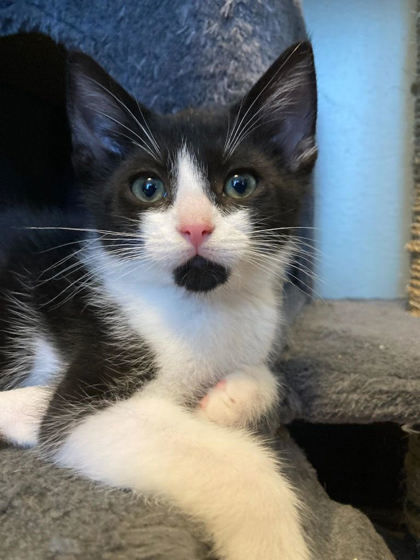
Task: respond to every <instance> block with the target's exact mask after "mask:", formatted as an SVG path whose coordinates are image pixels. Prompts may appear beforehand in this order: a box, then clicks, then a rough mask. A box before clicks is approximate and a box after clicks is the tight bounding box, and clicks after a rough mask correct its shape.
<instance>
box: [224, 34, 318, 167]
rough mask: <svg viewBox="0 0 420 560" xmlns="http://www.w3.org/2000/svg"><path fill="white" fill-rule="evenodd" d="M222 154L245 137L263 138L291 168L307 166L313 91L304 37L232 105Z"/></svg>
mask: <svg viewBox="0 0 420 560" xmlns="http://www.w3.org/2000/svg"><path fill="white" fill-rule="evenodd" d="M232 113H233V114H232V116H231V118H232V119H233V125H232V132H231V134H230V141H229V140H228V142H227V149H226V153H227V155H228V154H229V151H230V153H232V152H233V151H234V149H235V148H236V146H237V145H239V143H240V142H241V141H242V139H243V138H244V137H245V135H246V136H251V137H254V138H255V139H256V141H257V142H258V143H259V144H261V141H263V142H268V144H269V146H270V147H271V148H273V150H274V151H275V153H277V154H278V155H279V157H280V158H281V161H282V163H283V164H284V165H285V166H286V167H287V168H288V169H289V170H291V171H293V172H295V171H309V170H310V169H311V168H312V166H313V164H314V163H315V159H316V155H317V149H316V144H315V127H316V113H317V92H316V76H315V65H314V57H313V51H312V47H311V44H310V43H309V42H302V43H297V44H296V45H293V46H291V47H290V48H289V49H287V50H286V51H285V52H284V53H283V54H282V55H281V56H280V57H279V58H278V59H277V60H276V61H275V62H274V64H272V66H271V67H270V68H269V69H268V70H267V72H266V73H265V74H264V75H263V76H262V77H261V78H260V79H259V80H258V82H257V83H256V84H255V85H254V87H253V88H252V89H251V91H250V92H249V93H248V94H247V95H246V96H245V97H244V98H243V99H242V101H241V102H240V103H239V104H237V105H236V106H235V107H234V108H233V109H232Z"/></svg>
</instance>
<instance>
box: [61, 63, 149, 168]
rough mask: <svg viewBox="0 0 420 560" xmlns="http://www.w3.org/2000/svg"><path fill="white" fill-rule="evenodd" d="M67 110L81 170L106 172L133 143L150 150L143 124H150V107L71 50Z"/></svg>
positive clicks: (74, 158) (76, 165)
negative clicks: (139, 103) (140, 103)
mask: <svg viewBox="0 0 420 560" xmlns="http://www.w3.org/2000/svg"><path fill="white" fill-rule="evenodd" d="M67 113H68V118H69V123H70V128H71V132H72V143H73V163H74V166H75V169H76V171H77V172H79V173H82V174H89V175H96V174H97V173H98V174H99V175H103V173H104V171H105V172H106V171H108V170H109V169H110V168H112V166H113V165H115V162H116V161H119V160H121V159H122V158H124V156H125V155H126V154H127V153H128V152H129V151H130V150H131V149H132V148H133V146H134V145H137V146H138V147H143V146H145V147H144V148H143V149H146V148H147V149H150V148H148V147H147V144H146V141H145V134H144V126H143V124H145V125H146V126H148V125H147V122H146V119H147V117H148V115H149V112H148V111H147V109H145V108H143V107H142V108H140V107H139V105H138V104H137V102H136V101H135V100H134V99H133V98H132V97H131V96H130V95H129V94H128V93H127V92H126V91H125V90H124V89H123V88H122V87H121V86H120V85H119V84H117V82H116V81H115V80H113V79H112V78H111V76H109V74H107V73H106V72H105V70H104V69H103V68H101V66H99V64H97V63H96V62H95V61H94V60H93V59H92V58H90V57H89V56H87V55H85V54H83V53H80V52H71V53H70V54H69V58H68V79H67ZM141 121H142V122H141ZM147 149H146V151H147Z"/></svg>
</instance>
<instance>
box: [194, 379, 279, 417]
mask: <svg viewBox="0 0 420 560" xmlns="http://www.w3.org/2000/svg"><path fill="white" fill-rule="evenodd" d="M268 400H271V395H269V396H268V395H267V390H266V387H264V386H263V385H262V384H261V383H260V381H259V380H258V379H256V378H254V377H252V376H250V375H247V374H246V373H243V372H235V373H231V374H230V375H228V376H226V377H225V378H224V379H223V380H222V381H219V383H218V384H217V385H216V386H215V387H213V388H212V389H210V391H209V392H208V393H207V395H206V396H205V397H204V398H203V399H202V400H201V401H200V403H199V413H200V415H201V416H204V417H206V418H207V419H208V420H211V421H212V422H215V423H216V424H220V425H223V426H237V427H246V426H249V425H252V424H253V423H255V422H257V421H258V419H259V418H260V416H261V415H262V414H264V412H266V411H267V408H268V404H269V403H268V402H267V401H268Z"/></svg>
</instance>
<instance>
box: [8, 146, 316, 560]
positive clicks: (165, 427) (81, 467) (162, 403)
mask: <svg viewBox="0 0 420 560" xmlns="http://www.w3.org/2000/svg"><path fill="white" fill-rule="evenodd" d="M176 177H177V181H178V184H177V197H176V201H175V204H174V205H173V206H172V207H171V208H170V209H167V210H165V211H149V212H147V213H146V215H145V216H144V218H143V219H142V225H141V231H140V233H141V234H142V237H144V239H145V243H144V251H143V253H142V254H141V256H140V257H139V259H138V260H137V261H134V263H133V260H130V261H128V260H127V261H122V260H118V259H117V258H116V257H115V256H111V255H110V254H108V253H106V252H105V251H104V250H103V249H102V248H101V245H100V243H99V241H98V242H93V243H91V244H89V245H88V249H87V251H88V252H87V253H86V255H85V262H86V263H87V264H88V266H89V267H90V268H91V270H92V271H94V272H95V274H96V277H97V278H98V280H99V281H100V282H101V283H102V287H100V288H99V289H98V292H97V295H96V296H95V301H94V302H92V303H95V304H96V305H98V307H102V306H101V298H102V301H103V300H104V299H105V300H107V301H108V302H109V300H111V301H112V303H113V304H114V305H117V307H118V308H119V311H118V313H116V314H114V315H112V316H111V317H108V319H109V325H110V327H111V328H112V329H113V331H114V334H115V339H116V342H118V343H120V344H122V343H123V342H124V340H125V338H124V336H123V334H124V333H125V331H126V325H127V322H128V324H129V325H130V327H131V328H133V329H134V330H135V331H136V332H137V333H139V335H140V336H141V337H142V338H144V340H145V341H146V342H147V343H148V345H149V346H150V347H151V349H152V350H153V352H154V354H155V356H156V359H157V362H158V363H157V367H158V375H157V376H156V379H155V380H154V381H152V382H150V383H149V384H147V385H146V386H145V388H144V389H142V390H141V392H139V393H137V394H136V395H134V396H133V397H131V398H130V399H128V400H126V401H122V402H118V403H117V404H113V405H111V406H109V407H108V408H106V409H104V410H101V411H98V412H95V413H93V414H91V415H88V416H86V417H85V418H84V419H83V420H82V421H81V422H80V423H79V424H78V425H76V426H74V427H73V429H72V431H71V433H70V435H69V436H68V437H67V439H66V440H65V442H64V444H62V445H61V447H60V448H59V450H58V452H57V455H56V461H57V462H58V463H59V464H61V465H64V466H67V467H71V468H73V469H75V470H77V471H79V472H81V473H83V474H84V475H87V476H89V477H91V478H93V479H95V480H100V481H103V482H107V483H109V484H112V485H114V486H122V487H129V488H133V489H135V490H137V491H139V492H142V493H146V494H149V493H150V494H153V495H159V496H162V497H164V498H167V499H170V500H171V501H172V502H173V503H175V504H176V505H177V506H179V507H180V508H181V509H182V510H183V511H185V512H186V513H187V514H190V515H192V516H194V517H195V518H196V519H198V520H200V521H201V522H204V524H205V526H206V528H207V530H208V532H209V535H210V536H211V537H212V539H213V542H214V546H215V551H216V553H217V554H219V556H220V557H221V558H222V559H224V560H260V559H261V560H280V559H281V560H309V552H308V548H307V545H306V544H305V542H304V539H303V537H302V532H301V528H300V523H299V515H298V513H299V512H298V510H299V504H298V500H297V498H296V496H295V494H294V492H293V490H292V489H291V488H290V486H289V484H288V482H287V480H286V478H285V477H284V476H283V475H282V474H281V471H280V468H279V465H278V464H277V462H276V460H275V458H274V457H273V456H272V454H271V453H270V452H269V451H268V450H267V449H266V448H265V447H264V446H263V445H261V444H260V443H259V442H258V441H257V440H256V439H255V438H254V437H253V436H251V435H250V434H248V433H247V432H246V431H245V430H243V429H242V428H241V427H242V426H248V425H249V424H251V423H254V422H256V421H257V420H258V419H259V418H260V417H261V415H263V414H265V413H267V412H268V411H269V410H270V409H271V408H272V407H273V405H274V403H275V401H276V381H275V380H274V378H273V376H272V374H271V372H270V371H269V370H268V369H267V367H266V366H265V361H266V360H267V357H268V355H269V352H270V350H271V348H272V346H273V343H274V341H275V337H276V332H277V329H278V326H279V324H280V322H281V321H280V320H281V316H280V311H279V307H278V301H277V298H276V294H275V280H276V277H277V275H278V270H275V267H274V266H271V267H266V268H265V269H264V271H261V269H259V268H258V267H256V266H254V265H253V264H252V263H250V262H248V251H249V239H250V234H251V226H250V222H249V218H248V214H247V212H246V211H244V210H241V211H237V212H233V213H231V214H229V215H227V216H223V215H222V214H221V212H220V211H219V210H218V209H217V208H216V207H215V206H214V205H212V204H211V203H210V201H209V199H208V198H207V195H206V193H205V180H204V178H203V173H202V171H201V170H200V169H199V168H198V166H197V164H196V163H195V160H194V158H193V157H192V156H191V155H189V154H188V153H187V152H186V151H185V148H184V149H183V150H182V151H181V152H180V154H179V157H178V169H177V174H176ZM191 201H192V202H191ZM194 212H196V214H195V215H194V219H204V218H205V219H206V220H211V221H212V225H213V226H214V231H213V233H212V234H211V235H210V236H209V237H208V239H206V241H205V242H204V243H203V244H202V246H201V247H200V254H202V255H203V256H204V257H207V258H212V259H214V260H216V261H217V262H219V263H221V264H224V265H226V266H229V267H231V268H232V273H231V276H230V278H229V280H228V282H226V283H225V284H224V285H221V286H219V287H217V288H216V289H215V290H213V291H212V292H210V293H208V294H194V293H191V292H188V291H186V290H184V289H183V288H180V287H178V286H176V285H175V284H174V282H173V279H172V270H173V269H174V267H175V266H178V265H179V264H182V263H183V262H185V261H186V260H188V259H189V258H191V256H193V254H192V253H191V251H194V249H193V248H192V247H191V244H189V243H188V242H187V241H186V240H185V239H184V238H183V236H182V235H181V234H179V232H178V231H177V228H178V227H179V223H180V221H182V220H185V219H187V218H186V216H187V217H188V216H190V215H192V214H194ZM106 307H107V306H103V308H106ZM121 317H123V318H124V319H123V320H122V321H121ZM120 334H121V336H120ZM224 378H225V380H226V383H225V385H223V388H222V387H221V386H219V387H215V388H214V389H212V387H213V386H214V385H216V383H217V382H218V381H220V380H222V379H224ZM37 390H39V391H40V394H39V396H37V394H36V391H37ZM19 391H31V392H28V393H25V394H23V393H20V395H22V396H25V397H26V396H27V397H28V399H29V401H31V402H32V399H33V402H36V403H37V407H36V413H37V414H38V422H40V420H41V417H42V414H43V410H42V411H41V409H42V408H44V409H45V406H46V400H45V394H46V393H45V392H44V390H43V389H42V388H26V389H20V390H19ZM206 392H208V397H207V400H206V406H202V407H201V408H199V409H198V410H195V409H192V410H187V409H186V408H184V405H185V403H188V404H191V403H192V402H194V398H195V399H197V398H198V397H199V396H203V395H204V394H205V393H206ZM9 393H10V394H9V395H6V394H5V393H3V395H2V396H4V397H3V398H4V399H6V400H7V398H9V397H11V396H12V395H11V393H13V391H10V392H9ZM16 398H17V401H16V402H17V404H18V405H19V404H20V406H22V407H24V402H23V400H22V398H21V397H19V398H18V397H16ZM19 399H20V401H19ZM15 404H16V403H15ZM11 406H12V405H11ZM13 406H15V405H13ZM13 406H12V408H10V406H9V409H7V408H5V409H4V410H6V412H5V413H3V414H1V412H0V430H2V431H3V433H4V434H5V435H6V436H7V437H8V438H9V439H12V440H14V441H16V442H18V443H26V444H33V443H34V441H35V440H36V434H37V428H36V427H35V424H36V422H35V423H34V413H33V412H32V409H31V411H30V413H26V414H20V413H19V412H17V409H16V408H15V409H13ZM7 410H9V412H7ZM13 410H15V411H16V414H17V417H18V418H19V419H21V420H22V421H23V423H25V420H26V421H27V431H26V432H25V430H24V429H21V431H19V430H16V429H15V427H14V426H13V425H12V424H11V422H10V411H12V413H13ZM0 411H1V402H0ZM8 418H9V420H7V419H8ZM25 438H26V439H25Z"/></svg>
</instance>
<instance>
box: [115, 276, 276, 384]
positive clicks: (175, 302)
mask: <svg viewBox="0 0 420 560" xmlns="http://www.w3.org/2000/svg"><path fill="white" fill-rule="evenodd" d="M112 298H113V300H114V302H116V303H117V304H118V306H119V308H120V310H121V312H122V313H123V314H124V315H125V318H126V320H128V322H129V324H130V326H131V328H133V329H134V330H135V331H136V332H137V333H139V334H140V336H141V337H142V338H143V339H144V340H145V341H146V342H147V343H148V344H149V345H150V346H151V348H152V350H153V351H154V354H155V356H156V359H157V362H158V367H159V377H160V381H159V382H160V384H162V386H166V387H169V388H170V390H172V388H174V387H177V389H176V390H177V392H179V391H180V390H181V392H182V393H185V391H188V390H192V391H194V390H196V389H197V388H199V387H201V386H203V385H204V386H209V385H212V384H213V383H214V382H215V381H216V380H218V379H220V378H222V377H223V376H224V375H226V374H227V373H231V372H232V371H235V370H237V369H240V368H241V365H250V364H256V365H257V364H261V363H262V362H263V361H264V360H265V359H266V357H267V355H268V353H269V351H270V349H271V347H272V344H273V340H274V336H275V333H276V327H277V324H278V310H277V305H276V301H275V296H274V293H272V291H270V290H267V291H265V292H264V293H263V295H258V296H257V295H253V296H252V295H248V297H246V298H243V297H239V296H237V297H235V296H233V295H232V294H229V293H228V292H226V293H222V295H221V296H220V297H216V296H214V297H213V296H211V297H203V296H194V295H192V294H189V293H186V292H184V291H183V290H181V289H179V288H177V287H170V286H168V287H166V288H165V289H162V287H161V286H160V287H159V288H156V289H154V288H153V287H143V289H142V290H141V293H140V294H139V293H137V294H133V293H132V292H130V291H127V290H126V289H125V290H119V289H118V286H117V285H115V284H114V285H113V291H112ZM182 386H184V389H183V390H182V389H181V388H182Z"/></svg>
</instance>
